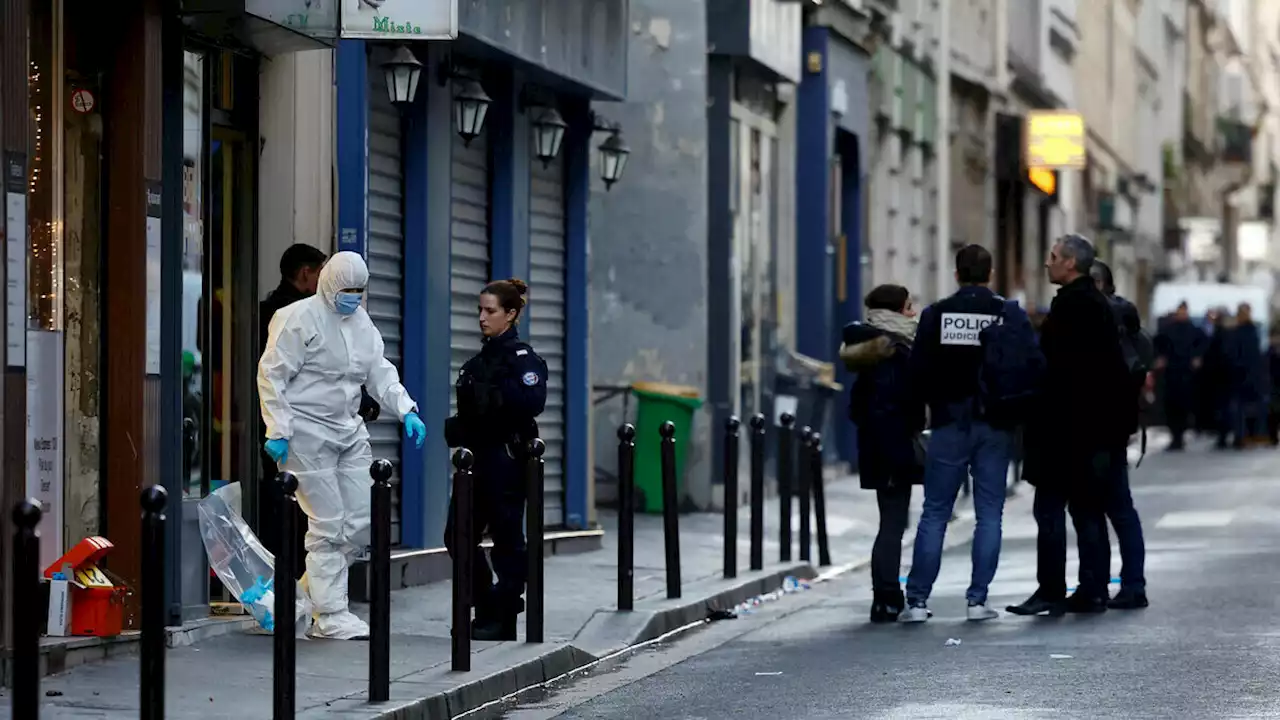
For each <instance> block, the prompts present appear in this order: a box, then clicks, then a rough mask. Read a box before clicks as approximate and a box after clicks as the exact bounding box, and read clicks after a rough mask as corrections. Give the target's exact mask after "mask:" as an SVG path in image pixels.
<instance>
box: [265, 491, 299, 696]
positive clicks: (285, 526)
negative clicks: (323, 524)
mask: <svg viewBox="0 0 1280 720" xmlns="http://www.w3.org/2000/svg"><path fill="white" fill-rule="evenodd" d="M276 487H277V489H278V490H279V491H280V519H279V523H280V527H279V528H278V529H277V532H279V533H280V540H279V545H280V554H279V555H277V556H276V571H275V576H276V579H275V583H274V584H275V593H276V606H275V608H274V615H275V627H274V628H273V630H272V634H273V635H274V637H273V638H272V639H273V641H274V658H273V660H274V666H275V669H274V670H273V672H272V714H271V716H272V717H273V718H275V720H285V718H292V717H293V716H294V715H295V714H296V713H295V709H296V705H297V696H298V678H297V670H298V647H297V642H298V638H297V628H295V627H294V613H296V612H297V601H298V596H297V593H298V584H297V582H296V581H295V580H294V579H293V577H294V575H293V560H292V558H294V557H297V553H298V548H297V544H298V522H299V520H298V514H299V512H300V510H299V508H298V498H297V495H296V493H297V492H298V478H297V476H296V475H294V474H293V473H291V472H285V473H280V475H279V476H277V477H276ZM281 579H283V580H284V582H281Z"/></svg>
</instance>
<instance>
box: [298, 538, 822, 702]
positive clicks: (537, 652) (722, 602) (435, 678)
mask: <svg viewBox="0 0 1280 720" xmlns="http://www.w3.org/2000/svg"><path fill="white" fill-rule="evenodd" d="M744 574H746V575H749V577H738V578H735V579H733V580H723V579H720V578H706V579H702V580H696V581H694V582H692V583H690V584H689V585H686V586H685V587H684V591H685V592H684V593H682V594H686V595H693V596H694V597H692V598H680V599H670V600H669V599H666V598H662V597H661V596H659V597H651V598H642V599H639V600H638V601H637V602H636V609H635V610H633V611H632V612H627V613H620V612H616V611H613V610H597V611H596V612H595V613H594V614H593V615H592V616H591V618H590V619H589V620H588V621H587V622H586V624H585V625H583V627H582V628H581V629H580V630H579V631H578V633H577V634H576V635H575V636H574V637H573V639H572V640H570V641H568V642H564V643H561V644H555V643H545V644H541V645H530V644H525V643H520V646H521V647H520V650H519V651H517V652H521V651H527V652H528V653H529V657H528V658H527V659H525V660H522V661H520V662H518V663H517V664H516V665H515V666H514V667H505V668H503V667H494V666H492V665H491V663H486V660H487V659H488V658H487V657H486V655H487V654H488V653H487V651H488V650H490V649H491V648H485V649H484V650H481V651H479V652H477V653H474V654H473V655H472V672H473V673H474V674H475V679H473V680H470V681H469V682H466V683H464V684H462V685H458V686H455V687H452V688H448V689H444V688H441V690H440V691H439V692H435V693H432V694H430V695H427V696H426V697H417V698H412V697H410V696H411V695H412V694H413V693H415V692H416V693H417V694H419V695H420V694H421V691H422V690H423V689H425V688H426V687H427V686H430V685H445V684H452V678H453V677H454V676H453V675H452V673H450V672H449V671H448V668H447V664H445V665H442V666H440V667H437V668H432V669H430V670H426V671H420V672H417V673H413V674H411V675H408V676H405V677H401V678H398V679H397V680H395V681H393V682H392V685H391V695H392V700H391V701H390V702H387V703H379V704H370V703H368V702H367V701H366V700H365V699H364V697H353V698H346V699H342V700H336V701H333V702H330V703H327V704H326V705H325V706H324V707H319V708H313V709H312V710H309V711H307V712H305V713H302V714H300V717H326V716H330V717H331V716H332V715H334V714H340V715H345V716H351V717H364V718H370V719H373V718H376V719H377V720H444V719H445V718H453V717H457V716H458V715H462V714H465V713H469V712H472V711H475V710H477V709H479V708H481V707H483V706H484V705H486V704H489V703H494V702H497V701H500V700H502V699H504V698H506V697H508V696H510V695H513V694H515V693H518V692H520V691H522V690H526V689H529V688H531V687H534V686H536V685H541V684H543V683H545V682H547V681H549V680H554V679H555V678H558V677H560V676H562V675H565V674H567V673H571V672H573V671H575V670H578V669H580V668H582V667H585V666H587V665H590V664H592V663H594V662H597V661H599V660H601V659H604V658H607V657H609V656H611V655H616V654H619V653H623V652H626V651H627V650H629V649H631V648H634V647H635V646H637V645H641V644H643V643H646V642H650V641H653V640H655V639H657V638H660V637H662V636H663V635H666V634H668V633H671V632H672V631H675V630H678V629H680V628H683V627H686V626H688V625H691V624H694V623H698V622H702V621H704V620H706V619H707V617H708V616H709V615H711V614H712V613H713V612H716V611H718V610H729V609H732V608H734V607H736V606H737V605H738V604H739V603H741V602H742V601H744V600H746V599H748V598H752V597H756V596H758V595H762V594H764V593H767V592H771V591H773V590H777V589H778V588H779V587H781V586H782V585H783V582H784V581H785V579H786V578H787V577H788V576H793V577H797V578H803V579H812V578H814V577H816V576H817V574H818V573H817V570H815V569H814V567H813V566H812V565H810V564H809V563H807V562H802V563H790V564H787V565H781V566H777V567H775V568H772V569H769V570H765V571H757V572H755V573H744ZM700 589H702V590H703V591H702V592H699V590H700ZM512 644H513V643H505V644H504V645H506V646H508V647H509V646H510V645H512ZM495 647H496V646H495ZM501 657H503V658H505V659H506V660H507V661H509V660H510V658H511V655H510V654H507V653H503V654H502V655H501ZM486 665H490V666H489V667H486ZM397 686H400V687H397ZM362 695H363V694H362ZM397 695H399V696H401V697H403V699H400V698H397V697H396V696H397Z"/></svg>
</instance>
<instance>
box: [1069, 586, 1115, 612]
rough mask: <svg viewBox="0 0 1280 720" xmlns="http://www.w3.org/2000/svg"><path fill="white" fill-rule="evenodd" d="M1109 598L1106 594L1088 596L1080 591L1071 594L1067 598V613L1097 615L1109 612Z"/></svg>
mask: <svg viewBox="0 0 1280 720" xmlns="http://www.w3.org/2000/svg"><path fill="white" fill-rule="evenodd" d="M1108 600H1110V598H1108V597H1107V595H1106V593H1105V592H1104V593H1103V594H1102V595H1086V594H1084V593H1082V592H1080V591H1079V590H1077V591H1076V592H1074V593H1072V594H1071V597H1069V598H1067V612H1069V613H1076V614H1081V615H1096V614H1098V613H1104V612H1106V611H1107V601H1108Z"/></svg>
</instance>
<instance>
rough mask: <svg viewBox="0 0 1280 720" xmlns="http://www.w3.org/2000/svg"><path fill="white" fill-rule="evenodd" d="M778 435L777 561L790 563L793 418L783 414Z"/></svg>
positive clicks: (793, 468) (793, 480)
mask: <svg viewBox="0 0 1280 720" xmlns="http://www.w3.org/2000/svg"><path fill="white" fill-rule="evenodd" d="M779 420H781V421H782V431H781V432H779V433H778V545H779V549H778V560H779V561H780V562H791V495H792V493H794V492H795V462H796V448H795V424H796V419H795V416H794V415H792V414H791V413H783V414H782V417H781V418H779Z"/></svg>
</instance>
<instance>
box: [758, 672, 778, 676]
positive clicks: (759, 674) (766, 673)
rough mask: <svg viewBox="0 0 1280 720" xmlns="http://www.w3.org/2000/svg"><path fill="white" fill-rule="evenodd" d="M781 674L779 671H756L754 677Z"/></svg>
mask: <svg viewBox="0 0 1280 720" xmlns="http://www.w3.org/2000/svg"><path fill="white" fill-rule="evenodd" d="M781 674H782V673H781V672H758V673H756V677H777V676H778V675H781Z"/></svg>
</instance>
